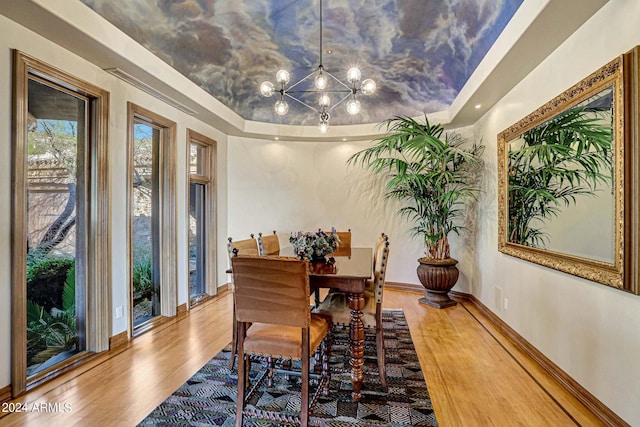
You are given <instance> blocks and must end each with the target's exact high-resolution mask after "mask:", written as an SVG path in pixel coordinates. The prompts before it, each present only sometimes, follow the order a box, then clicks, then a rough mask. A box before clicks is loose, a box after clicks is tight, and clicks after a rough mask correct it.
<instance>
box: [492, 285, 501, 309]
mask: <svg viewBox="0 0 640 427" xmlns="http://www.w3.org/2000/svg"><path fill="white" fill-rule="evenodd" d="M493 295H494V301H493V305H494V307H495V308H496V310H499V311H502V288H501V287H500V286H496V287H495V290H494V294H493Z"/></svg>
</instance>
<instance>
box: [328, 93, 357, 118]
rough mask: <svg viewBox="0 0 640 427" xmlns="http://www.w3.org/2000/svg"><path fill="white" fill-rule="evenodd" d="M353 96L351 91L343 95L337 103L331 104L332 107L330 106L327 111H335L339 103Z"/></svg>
mask: <svg viewBox="0 0 640 427" xmlns="http://www.w3.org/2000/svg"><path fill="white" fill-rule="evenodd" d="M350 96H351V92H349V93H348V94H346V95H345V96H343V97H342V99H340V101H338V102H336V103H335V104H333V105H332V106H331V108H329V109H328V110H327V113H330V112H331V111H333V109H334V108H336V107H337V106H338V105H340V104H342V103H343V102H344V101H345V100H346V99H347V98H349V97H350Z"/></svg>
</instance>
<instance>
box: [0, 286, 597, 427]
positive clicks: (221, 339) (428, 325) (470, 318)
mask: <svg viewBox="0 0 640 427" xmlns="http://www.w3.org/2000/svg"><path fill="white" fill-rule="evenodd" d="M420 296H421V295H420V293H416V292H410V291H398V290H392V289H388V290H385V302H384V306H385V307H386V308H402V309H403V310H404V312H405V316H406V318H407V321H408V323H409V328H410V330H411V336H412V338H413V342H414V344H415V347H416V351H417V352H418V355H419V358H420V363H421V365H422V369H423V372H424V374H425V378H426V381H427V386H428V389H429V392H430V394H431V399H432V402H433V405H434V409H435V412H436V417H437V419H438V422H439V424H440V426H482V427H487V426H509V427H511V426H597V425H601V424H600V423H599V422H598V420H597V419H596V418H595V417H594V416H593V415H592V414H591V413H590V412H589V411H588V410H587V409H586V408H585V407H584V406H583V405H581V404H580V403H579V402H577V401H576V400H575V399H574V398H573V397H572V396H571V395H569V394H568V393H566V392H565V391H564V389H563V388H561V387H560V386H558V384H557V383H556V382H555V381H554V380H553V379H552V378H550V377H549V376H548V375H547V374H546V373H545V372H544V371H542V370H541V369H540V368H539V367H538V365H537V364H536V363H535V362H533V361H532V360H531V359H530V358H528V357H527V356H526V355H525V354H523V353H522V352H521V351H519V350H518V349H517V348H516V347H515V346H514V345H513V343H511V341H510V340H509V339H508V338H506V337H505V336H503V335H502V334H501V333H500V332H499V331H498V330H497V329H496V328H494V327H493V325H492V324H491V322H489V321H488V320H487V319H486V317H485V316H484V315H483V314H482V313H480V312H479V311H478V310H477V309H476V308H475V307H474V306H473V305H472V304H470V303H467V302H465V303H462V304H458V305H457V306H455V307H451V308H448V309H444V310H438V309H435V308H431V307H427V306H424V305H421V304H419V303H418V298H419V297H420ZM230 340H231V296H230V294H229V293H228V292H227V293H225V294H223V295H222V296H221V297H220V298H217V299H215V300H213V301H208V302H207V303H204V304H202V305H200V306H197V307H196V308H194V309H193V310H192V311H191V312H190V313H189V315H188V316H186V317H185V318H184V319H182V320H180V321H178V322H176V323H174V324H171V325H168V326H166V327H161V328H159V329H158V330H154V331H151V332H149V333H146V334H144V335H142V336H140V337H138V338H136V339H135V340H134V341H132V342H131V344H130V345H129V346H128V348H127V349H126V350H124V351H123V352H121V353H119V354H117V355H116V356H114V357H112V358H111V359H109V360H107V361H106V362H104V363H102V364H100V365H98V366H96V367H94V368H92V369H90V370H89V371H87V372H85V373H83V374H81V375H79V376H76V377H75V378H71V376H69V375H67V376H63V377H61V378H58V379H56V380H54V381H52V382H50V383H48V384H45V385H43V386H41V387H39V388H37V389H35V390H33V391H31V392H29V393H28V394H27V395H25V396H24V397H22V398H20V399H17V400H16V401H15V402H39V403H45V402H46V403H49V404H56V403H58V404H60V405H59V406H60V409H62V410H64V409H65V406H64V405H65V404H67V408H68V409H69V411H68V412H61V413H53V412H40V413H36V412H32V413H13V414H10V415H7V416H4V417H2V418H0V426H46V427H55V426H64V427H71V426H108V427H117V426H135V425H136V424H137V423H139V422H140V421H141V420H142V419H143V418H144V417H145V416H146V415H147V414H148V413H149V412H151V411H152V410H153V409H154V408H155V407H156V406H157V405H159V404H160V403H161V402H162V401H164V400H165V399H166V398H167V397H168V396H169V395H170V394H171V393H172V392H173V391H175V390H176V389H177V388H178V387H179V386H180V385H181V384H183V383H184V382H185V381H186V380H187V379H188V378H189V377H191V376H192V375H193V374H194V373H195V372H196V371H197V370H198V369H199V368H200V367H202V366H203V365H204V364H205V363H206V362H207V360H209V359H211V358H212V357H213V356H214V355H215V354H216V353H218V352H219V351H220V350H221V349H222V348H223V347H224V346H225V345H226V344H227V343H228V342H229V341H230Z"/></svg>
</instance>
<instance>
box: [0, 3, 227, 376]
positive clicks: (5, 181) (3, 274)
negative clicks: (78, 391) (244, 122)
mask: <svg viewBox="0 0 640 427" xmlns="http://www.w3.org/2000/svg"><path fill="white" fill-rule="evenodd" d="M11 49H18V50H21V51H22V52H24V53H26V54H28V55H31V56H34V57H36V58H38V59H40V60H42V61H45V62H47V63H49V64H51V65H53V66H55V67H58V68H60V69H62V70H64V71H66V72H68V73H70V74H73V75H75V76H77V77H79V78H81V79H84V80H86V81H88V82H90V83H92V84H95V85H97V86H99V87H101V88H103V89H106V90H108V91H109V92H110V97H111V98H110V101H111V106H110V112H109V114H110V118H109V119H110V123H109V163H110V168H109V169H110V173H111V177H110V178H111V260H112V282H113V286H112V313H114V311H115V308H116V307H118V306H122V307H123V308H124V313H125V317H122V318H120V319H115V318H114V319H113V320H112V335H114V334H117V333H119V332H122V331H124V330H127V328H128V325H129V322H128V319H127V317H126V313H128V311H129V309H128V304H129V296H128V295H129V294H128V283H129V280H128V270H127V262H126V251H127V246H126V245H127V236H126V224H127V214H126V191H125V190H124V189H125V188H126V172H125V171H126V169H125V168H126V159H127V154H126V141H127V109H126V106H127V102H128V101H131V102H133V103H135V104H138V105H140V106H142V107H145V108H147V109H149V110H151V111H154V112H156V113H158V114H160V115H162V116H164V117H166V118H168V119H170V120H173V121H175V122H176V123H177V124H178V128H177V141H176V149H177V164H178V165H179V166H178V175H177V188H178V194H177V195H176V197H177V199H178V203H177V206H178V213H177V218H178V221H177V227H178V233H179V236H178V242H177V246H178V280H179V283H178V304H182V303H185V302H186V300H187V250H186V249H187V237H186V236H187V222H186V215H187V210H186V207H187V203H186V201H187V197H188V193H187V192H186V185H187V181H186V168H185V166H184V165H185V164H186V161H187V159H186V145H185V144H186V132H187V127H189V128H191V129H193V130H195V131H197V132H199V133H201V134H204V135H207V136H209V137H211V138H212V139H214V140H216V141H217V143H218V144H217V150H218V170H217V176H216V179H217V181H218V229H219V231H218V235H219V236H223V237H222V238H221V239H219V242H218V248H217V253H218V258H219V259H218V263H219V265H221V266H223V267H224V266H226V249H225V246H224V236H225V235H226V234H227V233H226V228H227V224H226V165H227V160H226V155H227V154H226V146H227V137H226V135H224V134H223V133H221V132H219V131H217V130H216V129H214V128H212V127H211V126H208V125H207V124H205V123H203V122H201V121H200V120H198V119H197V118H194V117H192V116H189V115H187V114H185V113H182V112H180V111H178V110H176V109H175V108H173V107H170V106H169V105H167V104H165V103H163V102H161V101H158V100H157V99H155V98H153V97H151V96H149V95H147V94H145V93H143V92H141V91H139V90H137V89H134V88H133V87H132V86H130V85H128V84H126V83H124V82H122V81H121V80H119V79H117V78H115V77H113V76H112V75H110V74H108V73H106V72H105V71H103V70H101V69H100V68H98V67H96V66H94V65H92V64H90V63H88V62H87V61H85V60H84V59H81V58H79V57H78V56H76V55H74V54H71V53H70V52H69V51H67V50H65V49H63V48H61V47H59V46H57V45H55V44H53V43H51V42H49V41H48V40H46V39H44V38H42V37H40V36H39V35H37V34H35V33H33V32H32V31H29V30H27V29H25V28H24V27H22V26H20V25H18V24H16V23H14V22H13V21H10V20H8V19H6V18H5V17H4V16H1V15H0V94H2V96H1V97H0V99H1V100H2V102H1V103H0V141H1V143H0V218H2V220H0V388H3V387H4V386H6V385H8V384H9V383H10V382H11V375H10V363H11V360H10V359H11V356H10V348H11V334H10V331H11V318H10V313H11V310H10V307H11V292H10V283H11V275H10V271H11V268H10V266H11V259H10V248H11V222H10V218H11V210H10V206H11V160H10V159H11V144H12V142H11V95H10V94H11ZM218 270H219V271H218V278H217V284H218V285H219V284H223V283H226V280H227V277H226V275H225V274H224V268H222V269H218Z"/></svg>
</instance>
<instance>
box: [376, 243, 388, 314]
mask: <svg viewBox="0 0 640 427" xmlns="http://www.w3.org/2000/svg"><path fill="white" fill-rule="evenodd" d="M373 259H374V263H373V292H374V295H375V298H376V303H377V304H382V296H383V294H384V281H385V277H386V274H387V264H388V260H389V238H388V236H387V235H386V234H384V233H383V234H382V236H381V239H378V244H377V245H376V248H375V253H374V255H373Z"/></svg>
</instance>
